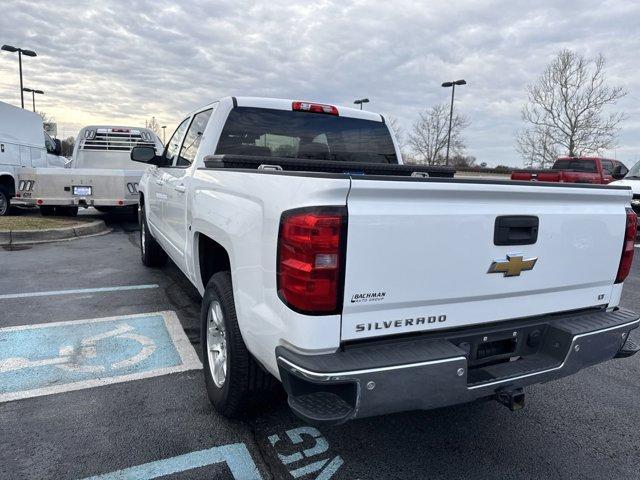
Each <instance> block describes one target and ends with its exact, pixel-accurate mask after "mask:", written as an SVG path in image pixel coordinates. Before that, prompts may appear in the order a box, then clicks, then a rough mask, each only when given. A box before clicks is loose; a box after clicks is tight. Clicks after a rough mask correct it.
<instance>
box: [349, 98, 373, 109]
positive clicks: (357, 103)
mask: <svg viewBox="0 0 640 480" xmlns="http://www.w3.org/2000/svg"><path fill="white" fill-rule="evenodd" d="M353 103H355V104H356V105H360V110H362V104H363V103H369V99H368V98H361V99H359V100H356V101H355V102H353Z"/></svg>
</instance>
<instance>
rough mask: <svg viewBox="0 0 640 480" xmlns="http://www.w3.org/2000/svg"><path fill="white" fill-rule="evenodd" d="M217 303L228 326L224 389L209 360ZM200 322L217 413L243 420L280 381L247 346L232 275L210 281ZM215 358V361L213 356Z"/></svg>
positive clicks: (209, 389) (207, 375) (210, 391)
mask: <svg viewBox="0 0 640 480" xmlns="http://www.w3.org/2000/svg"><path fill="white" fill-rule="evenodd" d="M214 302H217V303H218V304H219V305H220V310H221V312H222V323H223V324H224V331H223V332H222V334H221V336H222V337H223V338H224V339H225V341H226V347H225V348H224V350H225V360H224V361H225V362H226V377H225V380H224V383H223V384H222V385H220V384H217V383H216V380H214V375H213V374H212V370H211V365H210V359H209V345H208V335H207V331H208V328H209V325H210V324H211V325H213V324H214V323H215V322H212V320H211V317H210V315H209V311H210V309H211V308H212V306H213V305H214ZM200 320H201V345H202V363H203V367H204V369H203V371H204V379H205V384H206V387H207V394H208V395H209V400H210V401H211V403H212V404H213V406H214V408H215V409H216V411H218V412H219V413H220V414H222V415H224V416H225V417H229V418H238V417H241V416H242V415H243V414H244V413H246V412H247V410H248V409H249V408H250V407H251V406H252V405H253V403H254V401H255V400H257V399H258V397H259V394H264V393H268V392H273V388H274V386H275V385H276V380H275V378H274V377H272V376H271V375H270V374H269V373H268V372H266V371H264V370H263V369H262V368H261V367H260V366H259V365H258V363H257V362H256V360H255V359H254V358H253V357H252V356H251V354H250V353H249V351H248V350H247V347H246V346H245V344H244V340H243V339H242V335H241V334H240V328H239V327H238V319H237V317H236V308H235V304H234V301H233V289H232V287H231V275H230V273H229V272H219V273H216V274H215V275H213V277H211V279H210V280H209V283H208V284H207V287H206V289H205V292H204V297H203V299H202V309H201V312H200ZM219 354H220V353H218V355H219ZM212 357H213V359H214V361H215V356H214V353H213V352H212Z"/></svg>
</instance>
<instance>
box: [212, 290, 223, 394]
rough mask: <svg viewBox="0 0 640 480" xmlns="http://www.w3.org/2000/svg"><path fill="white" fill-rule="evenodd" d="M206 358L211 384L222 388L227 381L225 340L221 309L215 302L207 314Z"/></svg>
mask: <svg viewBox="0 0 640 480" xmlns="http://www.w3.org/2000/svg"><path fill="white" fill-rule="evenodd" d="M207 357H208V360H209V370H210V372H211V378H212V380H213V383H215V385H216V387H218V388H222V387H223V386H224V382H225V381H226V380H227V339H226V335H225V329H224V316H223V314H222V308H221V307H220V302H218V301H216V300H214V301H213V302H211V305H210V306H209V312H208V313H207Z"/></svg>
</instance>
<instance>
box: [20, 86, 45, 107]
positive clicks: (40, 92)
mask: <svg viewBox="0 0 640 480" xmlns="http://www.w3.org/2000/svg"><path fill="white" fill-rule="evenodd" d="M22 91H23V92H31V102H32V103H33V111H34V112H35V111H36V93H37V94H38V95H44V92H43V91H42V90H33V89H31V88H27V87H24V88H23V89H22Z"/></svg>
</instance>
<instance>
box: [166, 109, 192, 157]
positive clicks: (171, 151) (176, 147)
mask: <svg viewBox="0 0 640 480" xmlns="http://www.w3.org/2000/svg"><path fill="white" fill-rule="evenodd" d="M187 125H189V119H188V118H186V119H184V120H183V121H182V123H181V124H180V125H178V128H176V131H175V132H173V135H171V138H170V139H169V143H167V148H166V149H165V151H164V158H166V160H167V161H166V165H167V166H171V165H173V164H174V161H175V159H176V158H177V157H178V152H179V151H180V140H182V137H183V136H184V132H185V130H186V129H187Z"/></svg>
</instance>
